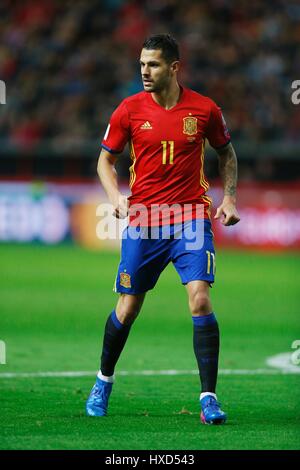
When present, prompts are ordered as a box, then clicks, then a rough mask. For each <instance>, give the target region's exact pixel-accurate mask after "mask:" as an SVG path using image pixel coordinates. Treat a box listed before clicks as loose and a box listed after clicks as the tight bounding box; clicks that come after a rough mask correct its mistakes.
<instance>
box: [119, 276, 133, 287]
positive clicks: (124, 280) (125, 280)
mask: <svg viewBox="0 0 300 470" xmlns="http://www.w3.org/2000/svg"><path fill="white" fill-rule="evenodd" d="M120 285H121V286H123V287H127V288H128V289H129V288H130V287H131V278H130V274H127V273H120Z"/></svg>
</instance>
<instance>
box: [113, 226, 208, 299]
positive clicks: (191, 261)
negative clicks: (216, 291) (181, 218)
mask: <svg viewBox="0 0 300 470" xmlns="http://www.w3.org/2000/svg"><path fill="white" fill-rule="evenodd" d="M170 262H172V263H173V264H174V266H175V268H176V271H177V272H178V274H179V276H180V279H181V282H182V284H187V283H188V282H190V281H195V280H202V281H207V282H208V283H209V284H212V283H213V282H214V278H215V249H214V244H213V233H212V229H211V222H210V220H208V219H194V220H190V221H187V222H183V223H182V224H174V225H164V226H160V227H132V226H128V227H126V228H125V229H124V231H123V234H122V248H121V261H120V265H119V269H118V273H117V276H116V281H115V286H114V291H115V292H119V293H125V294H140V293H143V292H147V291H148V290H150V289H153V287H154V286H155V284H156V282H157V280H158V278H159V276H160V274H161V273H162V271H163V270H164V269H165V267H166V266H167V265H168V264H169V263H170Z"/></svg>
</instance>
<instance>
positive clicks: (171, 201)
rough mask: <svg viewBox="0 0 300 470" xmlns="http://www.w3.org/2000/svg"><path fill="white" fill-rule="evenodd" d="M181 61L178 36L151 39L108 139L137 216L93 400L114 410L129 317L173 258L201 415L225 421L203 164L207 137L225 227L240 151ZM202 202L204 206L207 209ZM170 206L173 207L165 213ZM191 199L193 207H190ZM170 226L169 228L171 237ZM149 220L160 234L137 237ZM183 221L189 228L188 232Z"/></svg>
mask: <svg viewBox="0 0 300 470" xmlns="http://www.w3.org/2000/svg"><path fill="white" fill-rule="evenodd" d="M179 66H180V61H179V50H178V45H177V42H176V41H175V39H174V38H172V37H171V36H170V35H167V34H161V35H155V36H152V37H150V38H148V39H147V40H146V41H145V42H144V44H143V47H142V51H141V55H140V67H141V75H142V81H143V86H144V91H142V92H140V93H137V94H135V95H133V96H131V97H128V98H126V99H124V100H123V101H122V102H121V104H120V105H119V106H118V107H117V109H116V110H115V111H114V113H113V114H112V116H111V119H110V123H109V125H108V128H107V130H106V133H105V136H104V139H103V142H102V151H101V154H100V157H99V162H98V174H99V177H100V180H101V183H102V185H103V187H104V189H105V191H106V193H107V195H108V198H109V200H110V202H111V204H112V205H113V207H114V213H115V216H116V217H118V218H124V217H126V216H127V215H128V214H129V225H128V227H127V228H126V229H125V231H124V233H123V236H122V256H121V262H120V265H119V269H118V273H117V278H116V286H115V291H116V292H118V293H119V294H120V295H119V299H118V302H117V305H116V308H115V310H113V311H112V313H111V314H110V315H109V317H108V319H107V322H106V326H105V331H104V339H103V349H102V355H101V365H100V370H99V373H98V375H97V377H96V383H95V385H94V386H93V388H92V391H91V393H90V396H89V398H88V400H87V403H86V411H87V414H88V415H89V416H105V415H106V414H107V408H108V401H109V396H110V393H111V390H112V386H113V382H114V370H115V366H116V363H117V361H118V359H119V356H120V354H121V352H122V350H123V348H124V345H125V343H126V340H127V337H128V335H129V332H130V329H131V326H132V324H133V322H134V320H135V318H136V317H137V315H138V314H139V312H140V310H141V307H142V304H143V301H144V299H145V295H146V292H147V291H148V290H150V289H152V288H153V287H154V286H155V284H156V282H157V280H158V278H159V275H160V274H161V272H162V271H163V269H164V268H165V267H166V266H167V264H168V263H169V262H170V261H172V262H173V264H174V266H175V268H176V270H177V272H178V274H179V276H180V278H181V282H182V284H184V285H185V286H186V289H187V293H188V298H189V308H190V311H191V314H192V322H193V347H194V352H195V356H196V360H197V363H198V367H199V375H200V382H201V393H200V410H201V421H202V422H203V423H206V424H221V423H224V422H225V421H226V414H225V413H224V412H223V411H222V410H221V408H220V404H219V402H218V401H217V396H216V382H217V374H218V357H219V328H218V323H217V319H216V316H215V314H214V312H213V309H212V304H211V301H210V297H209V288H210V286H211V285H212V283H213V282H214V270H215V269H214V268H215V266H214V265H215V262H214V261H215V250H214V246H213V234H212V231H211V222H210V203H211V201H210V199H209V197H208V196H206V191H207V189H208V182H207V180H206V178H205V175H204V171H203V159H204V143H205V139H207V140H208V141H209V143H210V145H211V146H212V147H214V148H215V149H216V151H217V153H218V157H219V168H220V174H221V177H222V180H223V185H224V198H223V201H222V203H221V205H220V206H219V207H218V209H217V211H216V215H215V218H217V219H220V221H221V223H222V224H224V225H226V226H227V225H234V224H236V223H237V222H238V221H239V220H240V219H239V215H238V212H237V209H236V183H237V160H236V155H235V152H234V149H233V147H232V144H231V143H230V135H229V132H228V130H227V128H226V124H225V121H224V118H223V116H222V113H221V110H220V108H219V107H218V106H217V105H216V104H215V103H214V101H212V100H211V99H210V98H207V97H205V96H202V95H200V94H198V93H196V92H195V91H192V90H190V89H188V88H185V87H183V86H181V85H180V84H179V83H178V81H177V73H178V70H179ZM126 143H129V146H130V152H131V158H132V160H133V163H132V166H131V168H130V171H131V177H130V188H131V196H130V197H128V198H127V197H126V196H125V195H122V194H121V193H120V191H119V188H118V183H117V176H116V172H115V169H114V165H115V162H116V158H117V155H118V154H120V153H121V152H122V151H123V149H124V147H125V145H126ZM199 205H201V207H202V208H203V211H202V214H201V211H200V216H199V211H198V210H197V208H198V207H199ZM134 207H139V208H141V209H140V212H139V215H138V217H134V212H132V208H134ZM161 207H163V209H162V210H161ZM168 207H171V208H172V211H171V215H170V214H169V217H166V216H165V215H166V214H165V209H166V208H168ZM186 207H188V209H189V210H187V211H186V210H184V209H185V208H186ZM153 208H154V209H155V210H152V209H153ZM181 209H182V211H181ZM132 214H133V215H132ZM135 215H137V213H135ZM137 219H138V221H139V223H137ZM166 226H167V228H168V230H169V236H164V229H165V228H166ZM145 227H148V228H147V230H149V228H151V230H152V229H153V228H154V227H156V232H155V234H154V236H152V231H151V233H150V236H148V235H149V232H147V230H146V233H147V234H148V235H147V236H139V237H136V236H132V235H133V232H134V230H135V235H136V233H138V234H140V235H141V234H142V233H143V234H144V235H145ZM178 227H181V229H182V232H181V234H180V235H181V236H180V237H179V236H177V235H178V234H177V232H176V230H177V229H178ZM186 228H189V229H191V230H192V231H193V233H195V234H197V233H200V231H203V242H202V243H200V244H199V243H198V245H197V243H196V244H195V245H192V246H189V245H188V243H187V241H188V240H187V239H188V238H189V236H188V235H187V233H186V230H185V229H186Z"/></svg>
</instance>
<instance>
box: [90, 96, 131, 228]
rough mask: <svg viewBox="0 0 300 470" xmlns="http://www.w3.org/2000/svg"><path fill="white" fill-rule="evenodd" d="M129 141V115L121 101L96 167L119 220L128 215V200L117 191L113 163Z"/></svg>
mask: <svg viewBox="0 0 300 470" xmlns="http://www.w3.org/2000/svg"><path fill="white" fill-rule="evenodd" d="M129 139H130V124H129V114H128V109H127V106H126V104H125V102H124V101H122V103H121V104H120V105H119V106H118V107H117V109H116V110H115V111H114V112H113V114H112V116H111V118H110V122H109V124H108V126H107V129H106V132H105V135H104V138H103V141H102V144H101V145H102V150H101V153H100V156H99V160H98V167H97V171H98V175H99V178H100V181H101V183H102V186H103V188H104V190H105V192H106V194H107V196H108V199H109V201H110V202H111V204H112V205H113V209H114V215H115V216H116V217H117V218H119V219H123V218H124V217H126V216H127V214H128V200H127V197H126V196H124V194H122V193H121V192H120V190H119V186H118V178H117V172H116V169H115V163H116V160H117V157H116V155H118V154H120V153H122V151H123V149H124V147H125V145H126V143H127V142H128V140H129Z"/></svg>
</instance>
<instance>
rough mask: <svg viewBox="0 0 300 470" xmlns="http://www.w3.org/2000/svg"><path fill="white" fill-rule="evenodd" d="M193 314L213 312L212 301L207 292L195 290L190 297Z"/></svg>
mask: <svg viewBox="0 0 300 470" xmlns="http://www.w3.org/2000/svg"><path fill="white" fill-rule="evenodd" d="M189 306H190V310H191V313H192V315H207V314H209V313H210V312H211V302H210V298H209V296H208V294H206V293H205V292H195V293H194V294H193V295H192V296H190V299H189Z"/></svg>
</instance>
